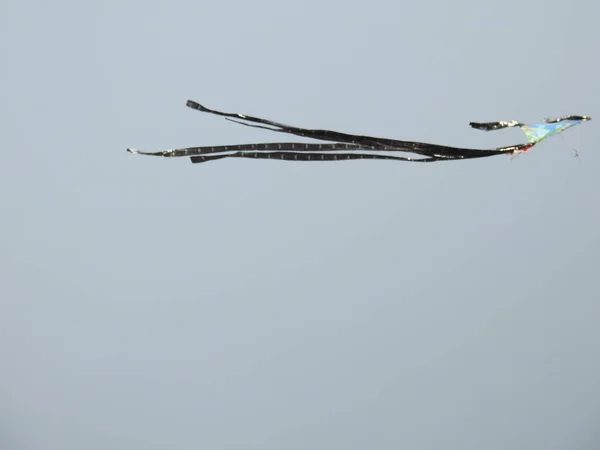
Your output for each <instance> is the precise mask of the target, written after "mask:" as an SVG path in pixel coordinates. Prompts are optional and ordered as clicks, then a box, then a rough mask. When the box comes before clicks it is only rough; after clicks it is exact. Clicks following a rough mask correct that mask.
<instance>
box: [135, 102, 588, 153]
mask: <svg viewBox="0 0 600 450" xmlns="http://www.w3.org/2000/svg"><path fill="white" fill-rule="evenodd" d="M187 106H188V107H190V108H192V109H195V110H198V111H201V112H206V113H210V114H215V115H218V116H224V117H225V118H227V120H230V121H232V122H235V123H238V124H241V125H245V126H248V127H254V128H264V129H267V130H271V131H275V132H278V133H286V134H293V135H296V136H302V137H307V138H311V139H317V140H321V141H333V142H329V143H324V144H323V143H322V144H311V143H304V142H269V143H258V144H236V145H221V146H202V147H187V148H175V149H169V150H163V151H159V152H142V151H139V150H135V149H131V148H128V149H127V151H128V152H131V153H137V154H141V155H152V156H163V157H180V156H188V157H190V160H191V161H192V162H193V163H200V162H207V161H212V160H216V159H222V158H255V159H280V160H284V161H341V160H350V159H385V160H396V161H410V162H435V161H450V160H459V159H473V158H484V157H488V156H495V155H502V154H508V155H515V154H518V153H521V152H525V151H527V150H529V149H530V148H532V147H533V146H534V145H536V144H537V143H539V142H540V141H542V140H544V139H546V138H547V137H550V136H552V135H555V134H558V133H561V132H562V131H564V130H566V129H568V128H571V127H573V126H575V125H578V124H580V123H582V122H585V121H588V120H591V118H590V117H587V116H566V117H560V118H557V119H545V120H544V122H541V123H535V124H524V123H520V122H517V121H515V120H511V121H500V122H484V123H480V122H471V123H470V125H471V127H473V128H476V129H479V130H484V131H493V130H499V129H503V128H510V127H520V128H521V130H522V131H523V132H524V133H525V136H526V138H527V143H524V144H517V145H511V146H507V147H500V148H495V149H488V150H484V149H468V148H458V147H448V146H444V145H438V144H428V143H424V142H410V141H399V140H396V139H388V138H379V137H374V136H362V135H355V134H347V133H340V132H337V131H331V130H313V129H308V128H300V127H295V126H291V125H285V124H282V123H278V122H273V121H271V120H267V119H261V118H260V117H253V116H248V115H245V114H239V113H226V112H222V111H217V110H214V109H209V108H207V107H205V106H202V105H201V104H199V103H197V102H194V101H192V100H188V102H187ZM398 152H402V153H413V154H416V155H420V156H421V157H419V158H412V157H406V156H398V155H397V153H398Z"/></svg>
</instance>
